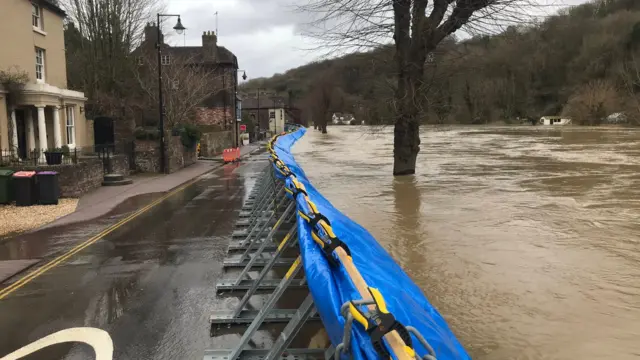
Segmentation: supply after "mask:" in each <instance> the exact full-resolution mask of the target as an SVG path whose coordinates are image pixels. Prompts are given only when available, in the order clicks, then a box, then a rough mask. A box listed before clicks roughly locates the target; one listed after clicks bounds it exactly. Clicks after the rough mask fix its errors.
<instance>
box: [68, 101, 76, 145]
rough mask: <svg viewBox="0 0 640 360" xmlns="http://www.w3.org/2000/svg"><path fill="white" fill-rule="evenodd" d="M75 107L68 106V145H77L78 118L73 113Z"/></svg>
mask: <svg viewBox="0 0 640 360" xmlns="http://www.w3.org/2000/svg"><path fill="white" fill-rule="evenodd" d="M73 110H74V107H73V106H67V144H68V145H75V144H76V131H75V125H76V118H75V114H74V112H73Z"/></svg>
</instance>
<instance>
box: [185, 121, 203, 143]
mask: <svg viewBox="0 0 640 360" xmlns="http://www.w3.org/2000/svg"><path fill="white" fill-rule="evenodd" d="M201 137H202V132H201V131H200V129H198V127H197V126H195V125H191V124H184V125H182V126H181V127H180V140H181V141H182V145H184V147H186V148H187V149H194V148H195V147H196V144H198V142H199V141H200V138H201Z"/></svg>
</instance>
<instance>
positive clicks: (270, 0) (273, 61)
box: [166, 0, 587, 78]
mask: <svg viewBox="0 0 640 360" xmlns="http://www.w3.org/2000/svg"><path fill="white" fill-rule="evenodd" d="M166 1H167V4H168V11H169V12H170V13H174V14H175V13H178V14H180V15H182V23H183V24H184V26H185V27H187V31H186V32H185V35H184V36H183V35H180V36H178V35H176V34H173V35H171V36H170V39H171V40H170V42H171V43H173V44H174V45H178V46H180V45H183V44H184V43H186V45H193V46H196V45H201V42H202V40H201V36H202V32H203V31H207V30H209V31H214V30H215V29H216V16H215V13H216V11H217V12H218V45H220V46H224V47H226V48H227V49H229V50H231V51H232V52H233V53H235V54H236V56H237V57H238V62H239V66H240V68H241V69H243V70H246V72H247V76H248V77H249V78H257V77H264V76H271V75H273V74H275V73H283V72H285V71H286V70H288V69H291V68H295V67H297V66H300V65H303V64H306V63H308V62H311V61H313V60H316V59H317V58H318V56H319V54H318V53H314V52H313V51H310V50H308V49H309V48H310V47H311V46H312V45H311V44H310V43H309V40H307V39H305V38H303V37H302V36H301V35H300V27H301V26H304V24H305V22H307V21H308V20H307V19H306V17H305V16H304V14H300V13H297V12H296V11H295V7H294V6H293V4H294V3H295V2H296V1H297V2H298V3H300V2H301V1H304V0H215V1H214V0H166ZM538 1H554V3H559V2H561V3H562V4H563V5H576V4H581V3H584V2H586V1H587V0H538ZM168 21H172V20H168Z"/></svg>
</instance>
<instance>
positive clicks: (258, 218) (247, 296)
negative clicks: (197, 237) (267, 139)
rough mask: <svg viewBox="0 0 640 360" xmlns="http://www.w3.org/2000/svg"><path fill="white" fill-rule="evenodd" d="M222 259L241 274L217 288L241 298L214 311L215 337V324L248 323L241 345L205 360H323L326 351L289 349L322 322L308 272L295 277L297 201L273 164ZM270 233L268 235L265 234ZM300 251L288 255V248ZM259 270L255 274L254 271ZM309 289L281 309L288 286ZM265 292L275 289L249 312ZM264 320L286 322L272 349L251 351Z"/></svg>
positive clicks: (298, 263) (212, 352) (247, 205)
mask: <svg viewBox="0 0 640 360" xmlns="http://www.w3.org/2000/svg"><path fill="white" fill-rule="evenodd" d="M236 228H237V229H239V230H236V231H234V234H233V236H232V241H231V243H230V245H229V248H228V251H227V258H226V259H225V260H224V261H223V269H225V270H229V269H231V268H237V269H241V270H240V273H239V275H238V276H237V277H235V278H231V279H222V280H220V281H218V283H217V284H216V292H217V293H221V292H233V293H234V294H235V293H238V294H239V296H241V298H240V301H239V303H238V305H237V306H235V308H234V309H233V310H230V311H215V312H214V313H213V314H212V315H211V318H210V322H211V329H210V331H211V336H213V335H214V330H215V329H216V328H221V327H223V326H230V325H241V324H244V325H248V327H247V328H246V330H245V331H244V333H243V335H242V337H241V338H240V341H239V343H238V344H236V345H235V346H234V347H232V348H229V349H215V350H207V351H205V355H204V360H237V359H242V360H248V359H251V360H258V359H259V360H264V359H270V360H274V359H291V360H293V359H296V360H305V359H306V360H312V359H314V360H315V359H325V352H327V349H306V348H304V349H295V348H294V349H291V348H289V345H290V344H291V342H292V340H293V339H294V338H295V336H296V334H298V332H299V331H300V329H302V328H303V326H304V325H305V324H306V323H307V322H308V321H311V320H319V318H318V317H317V314H316V309H315V305H314V303H313V298H312V296H311V294H310V293H309V291H308V288H307V285H306V279H305V277H304V276H302V277H296V276H297V275H298V273H299V272H300V270H301V269H302V258H301V256H300V254H299V252H298V250H297V249H298V248H297V224H296V204H295V202H294V201H293V200H291V199H289V198H288V197H286V196H285V189H284V183H283V181H281V180H278V179H277V178H276V177H275V176H274V174H273V171H272V166H271V165H270V164H269V165H268V166H266V167H265V169H264V171H262V172H261V173H260V175H259V176H258V180H257V183H256V184H255V186H254V189H253V191H252V192H251V194H250V195H249V197H248V199H247V201H246V202H245V206H244V207H243V210H242V212H241V213H240V218H239V220H238V222H237V223H236ZM265 234H266V235H265ZM293 251H295V252H296V253H297V256H296V257H295V258H284V257H283V254H284V253H285V252H293ZM281 266H287V267H288V270H287V272H286V274H285V275H284V277H282V278H281V279H273V278H268V275H269V274H270V273H271V272H272V270H273V269H274V268H275V267H281ZM255 272H257V273H258V275H257V276H256V277H254V278H252V277H251V276H250V273H255ZM293 288H297V289H307V295H306V297H305V298H304V301H303V302H302V304H301V305H300V306H299V307H298V308H297V309H278V308H276V304H277V302H278V301H279V300H280V299H281V298H282V296H283V294H285V292H286V291H287V290H289V289H293ZM264 290H271V291H272V292H271V293H270V294H269V295H267V300H266V301H265V303H264V305H263V306H262V307H261V308H260V309H259V310H248V309H247V307H248V304H249V302H250V300H251V298H252V297H253V296H254V295H256V294H258V292H259V291H262V294H263V295H264ZM265 323H286V324H287V325H286V326H285V327H284V329H283V331H282V332H281V334H280V335H279V336H278V338H277V339H275V342H274V343H273V345H272V346H271V348H270V349H249V348H247V347H248V345H249V343H250V342H251V338H252V336H253V335H254V334H255V333H256V331H258V329H259V328H260V327H261V326H262V325H263V324H265Z"/></svg>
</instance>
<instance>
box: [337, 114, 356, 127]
mask: <svg viewBox="0 0 640 360" xmlns="http://www.w3.org/2000/svg"><path fill="white" fill-rule="evenodd" d="M331 123H332V124H333V125H351V124H352V123H353V124H355V117H354V116H353V114H349V113H333V115H331Z"/></svg>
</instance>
